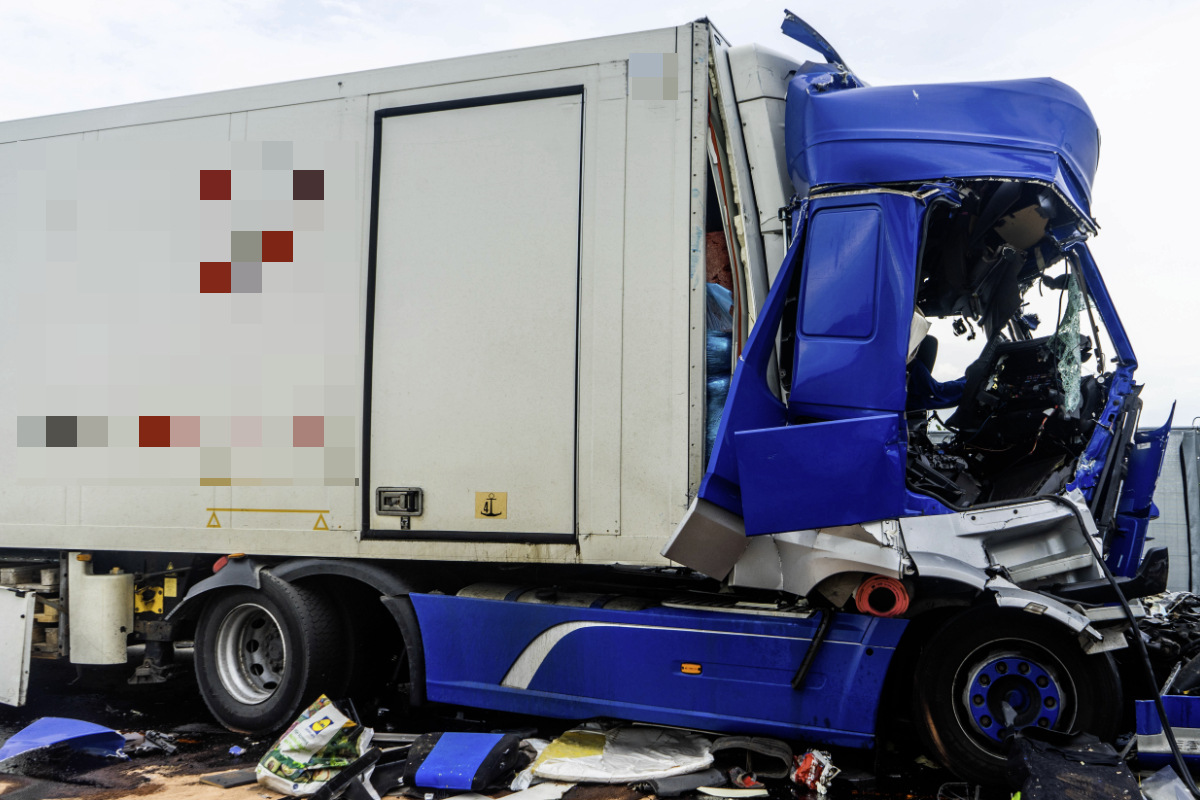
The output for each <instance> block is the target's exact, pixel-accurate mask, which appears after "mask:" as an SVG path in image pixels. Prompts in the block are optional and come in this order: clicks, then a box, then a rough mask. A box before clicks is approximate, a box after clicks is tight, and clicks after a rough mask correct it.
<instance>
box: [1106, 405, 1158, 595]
mask: <svg viewBox="0 0 1200 800" xmlns="http://www.w3.org/2000/svg"><path fill="white" fill-rule="evenodd" d="M1174 418H1175V406H1174V404H1172V405H1171V415H1170V416H1169V417H1167V424H1165V425H1163V426H1162V427H1161V428H1159V429H1158V430H1156V431H1138V432H1137V433H1136V434H1134V437H1133V449H1132V450H1130V452H1129V463H1128V466H1127V468H1126V473H1125V483H1124V484H1123V485H1122V487H1121V497H1120V500H1119V501H1118V503H1117V517H1116V527H1115V529H1114V530H1113V531H1112V532H1111V533H1110V534H1109V538H1108V543H1107V544H1108V555H1107V556H1106V557H1105V561H1106V562H1107V563H1108V568H1109V569H1111V570H1112V572H1113V574H1114V575H1121V576H1124V577H1133V576H1134V575H1136V574H1137V571H1138V566H1139V565H1140V563H1141V559H1142V550H1143V548H1144V547H1145V544H1146V530H1147V529H1148V528H1149V526H1150V520H1151V519H1153V518H1154V517H1156V516H1158V509H1157V508H1155V506H1154V486H1155V484H1156V483H1158V476H1159V474H1160V473H1161V472H1162V465H1163V456H1164V455H1166V452H1167V436H1168V434H1170V432H1171V420H1172V419H1174Z"/></svg>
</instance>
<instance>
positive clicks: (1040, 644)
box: [915, 609, 1121, 786]
mask: <svg viewBox="0 0 1200 800" xmlns="http://www.w3.org/2000/svg"><path fill="white" fill-rule="evenodd" d="M1120 697H1121V689H1120V683H1119V682H1118V679H1117V674H1116V670H1115V669H1114V667H1113V663H1112V660H1111V659H1110V658H1109V657H1108V656H1107V655H1105V654H1101V655H1095V656H1088V655H1086V654H1085V653H1084V652H1083V651H1082V650H1081V649H1080V647H1079V645H1078V643H1077V642H1076V641H1075V637H1074V636H1072V635H1071V634H1069V633H1068V632H1067V631H1066V629H1064V628H1063V627H1062V626H1059V625H1054V624H1052V623H1048V622H1046V621H1044V620H1042V619H1040V618H1037V617H1034V616H1032V615H1029V614H1022V613H1014V612H1004V611H999V610H996V609H987V610H973V611H968V612H966V613H965V614H963V615H961V616H960V617H958V618H956V619H955V620H954V621H952V622H951V623H950V624H949V625H947V626H946V627H944V628H943V629H942V630H940V631H939V632H938V633H937V634H935V635H934V636H933V638H931V639H930V641H929V643H928V644H927V645H926V646H925V648H924V650H923V652H922V654H921V658H920V660H919V661H918V662H917V671H916V697H915V702H916V718H917V720H918V722H919V724H920V727H921V734H922V737H923V739H924V741H925V743H926V745H927V746H928V747H929V748H930V749H931V750H932V751H933V752H934V753H935V754H936V755H937V756H938V758H939V759H940V760H941V761H942V763H943V764H944V765H945V766H946V767H948V768H949V769H951V770H953V771H954V772H955V773H957V774H958V775H959V776H960V777H962V778H965V779H967V780H969V781H973V782H976V783H982V784H989V785H996V786H999V785H1004V784H1005V776H1006V772H1007V769H1006V762H1005V748H1004V745H1003V739H1004V733H1005V732H1006V729H1008V728H1016V729H1019V728H1024V727H1027V726H1037V727H1041V728H1049V729H1052V730H1061V731H1076V732H1081V731H1082V732H1088V733H1093V734H1096V735H1097V736H1099V737H1100V738H1102V739H1107V738H1111V736H1112V735H1113V734H1114V733H1115V732H1116V727H1117V724H1118V721H1119V718H1120V713H1121V702H1120Z"/></svg>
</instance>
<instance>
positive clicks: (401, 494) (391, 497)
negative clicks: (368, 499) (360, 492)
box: [375, 486, 424, 517]
mask: <svg viewBox="0 0 1200 800" xmlns="http://www.w3.org/2000/svg"><path fill="white" fill-rule="evenodd" d="M423 500H424V493H423V492H422V491H421V490H420V489H418V488H416V487H407V486H406V487H394V486H388V487H382V486H381V487H380V488H378V489H376V490H375V511H376V512H378V513H380V514H390V515H392V516H396V517H419V516H420V515H421V506H422V505H423Z"/></svg>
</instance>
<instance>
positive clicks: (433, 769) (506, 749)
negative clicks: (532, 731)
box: [404, 733, 521, 792]
mask: <svg viewBox="0 0 1200 800" xmlns="http://www.w3.org/2000/svg"><path fill="white" fill-rule="evenodd" d="M520 755H521V736H520V735H519V734H515V733H426V734H424V735H422V736H419V737H417V739H416V741H414V742H413V743H412V746H411V749H410V750H409V752H408V761H407V766H406V767H405V770H404V782H405V784H407V785H409V786H416V787H418V788H422V789H458V790H463V791H471V792H479V791H482V790H484V789H486V788H488V787H489V786H493V785H496V784H498V783H499V782H501V781H503V782H505V783H507V782H508V779H509V778H510V777H511V775H512V774H513V772H514V771H515V770H516V767H517V760H518V759H519V758H520Z"/></svg>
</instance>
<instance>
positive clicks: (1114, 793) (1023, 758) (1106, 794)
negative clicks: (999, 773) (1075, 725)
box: [1008, 727, 1139, 800]
mask: <svg viewBox="0 0 1200 800" xmlns="http://www.w3.org/2000/svg"><path fill="white" fill-rule="evenodd" d="M1008 776H1009V784H1010V786H1009V788H1011V789H1013V790H1014V791H1020V793H1021V798H1022V800H1061V798H1064V797H1077V798H1080V800H1129V798H1131V797H1133V798H1136V797H1137V796H1138V793H1139V790H1138V783H1137V779H1136V778H1135V777H1134V774H1133V770H1131V769H1130V767H1129V765H1128V764H1126V763H1125V761H1124V759H1122V758H1121V756H1120V755H1119V754H1118V753H1117V751H1116V750H1115V749H1114V748H1113V746H1112V745H1110V744H1108V743H1106V742H1102V741H1100V740H1099V739H1097V738H1096V737H1095V736H1092V735H1091V734H1087V733H1079V734H1070V733H1063V732H1061V731H1052V730H1046V729H1043V728H1037V727H1029V728H1024V729H1022V730H1020V731H1017V732H1016V733H1015V734H1013V736H1012V746H1011V748H1010V749H1009V753H1008Z"/></svg>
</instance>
